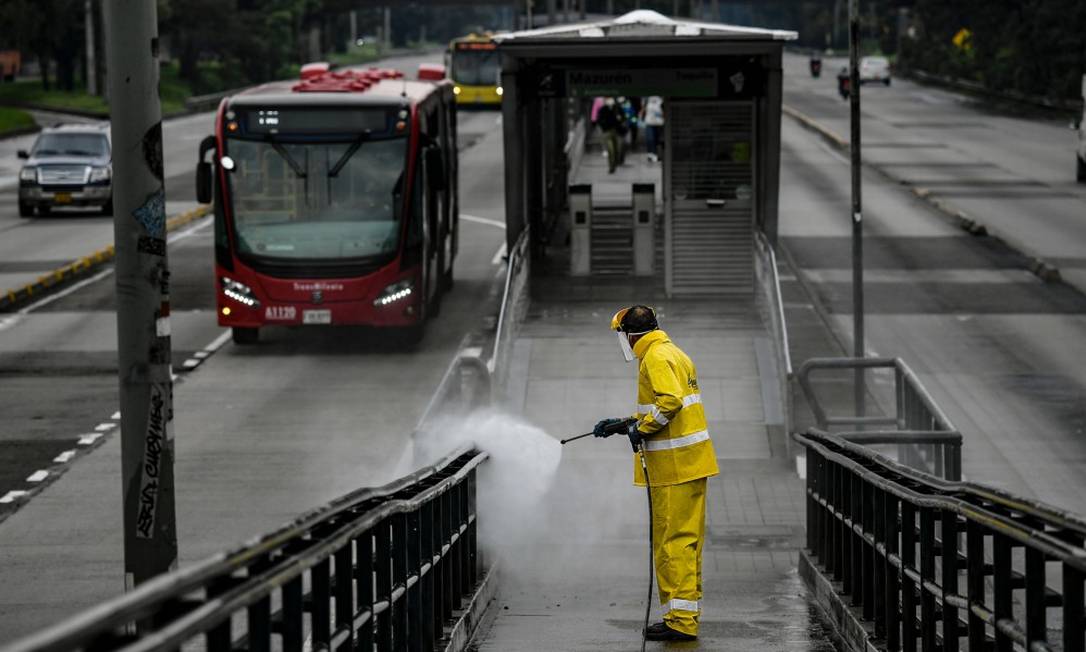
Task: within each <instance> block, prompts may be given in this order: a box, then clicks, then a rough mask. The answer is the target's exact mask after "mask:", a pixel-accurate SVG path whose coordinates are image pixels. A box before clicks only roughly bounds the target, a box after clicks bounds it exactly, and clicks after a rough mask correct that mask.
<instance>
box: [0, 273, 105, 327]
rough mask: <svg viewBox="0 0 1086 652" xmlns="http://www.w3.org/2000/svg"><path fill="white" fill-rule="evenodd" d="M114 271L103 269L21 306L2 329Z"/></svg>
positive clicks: (1, 325) (2, 325)
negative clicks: (25, 305) (23, 306)
mask: <svg viewBox="0 0 1086 652" xmlns="http://www.w3.org/2000/svg"><path fill="white" fill-rule="evenodd" d="M112 273H113V270H112V269H103V270H102V271H100V272H98V273H97V274H95V275H94V276H90V277H88V278H85V279H83V280H82V281H79V282H78V283H76V284H75V285H72V286H69V287H67V288H64V289H63V290H61V291H60V292H57V293H55V294H50V295H49V296H47V297H45V298H44V299H41V300H40V301H35V302H34V303H32V304H30V305H29V306H27V307H25V308H21V309H20V310H19V311H18V312H16V313H15V315H16V316H15V317H12V318H9V319H6V320H4V323H3V324H0V330H3V329H4V328H7V327H8V326H11V325H13V324H15V323H17V322H18V321H19V319H18V317H21V316H23V315H26V314H28V313H31V312H33V311H35V310H37V309H38V308H43V307H45V306H47V305H49V304H50V303H53V302H54V301H58V300H60V299H63V298H64V297H66V296H68V295H69V294H71V293H73V292H78V291H79V290H82V289H83V288H85V287H87V286H88V285H90V284H91V283H96V282H98V281H100V280H102V279H104V278H105V277H107V276H109V275H110V274H112Z"/></svg>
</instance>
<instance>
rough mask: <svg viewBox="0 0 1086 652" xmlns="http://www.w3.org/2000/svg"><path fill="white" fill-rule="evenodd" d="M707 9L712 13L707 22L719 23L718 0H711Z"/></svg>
mask: <svg viewBox="0 0 1086 652" xmlns="http://www.w3.org/2000/svg"><path fill="white" fill-rule="evenodd" d="M709 11H710V13H712V15H711V16H709V22H712V23H719V22H720V0H713V1H712V2H711V3H710V4H709Z"/></svg>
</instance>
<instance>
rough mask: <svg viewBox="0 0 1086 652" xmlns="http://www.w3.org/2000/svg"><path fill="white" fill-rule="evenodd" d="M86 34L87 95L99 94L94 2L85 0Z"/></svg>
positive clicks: (84, 21)
mask: <svg viewBox="0 0 1086 652" xmlns="http://www.w3.org/2000/svg"><path fill="white" fill-rule="evenodd" d="M83 23H84V26H83V28H84V34H85V35H86V37H85V39H84V40H86V42H87V93H88V94H90V95H97V94H98V67H97V66H96V65H95V63H94V2H93V0H83Z"/></svg>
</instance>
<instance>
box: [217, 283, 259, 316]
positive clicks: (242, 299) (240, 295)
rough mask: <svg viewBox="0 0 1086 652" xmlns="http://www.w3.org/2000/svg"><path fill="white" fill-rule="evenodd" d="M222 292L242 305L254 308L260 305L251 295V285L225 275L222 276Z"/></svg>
mask: <svg viewBox="0 0 1086 652" xmlns="http://www.w3.org/2000/svg"><path fill="white" fill-rule="evenodd" d="M222 293H223V294H225V295H226V296H227V297H229V298H231V299H233V300H234V301H237V302H238V303H240V304H242V305H243V306H248V307H250V308H254V307H256V306H259V305H260V302H259V301H257V299H256V297H254V296H253V289H252V288H251V287H249V286H248V285H245V284H244V283H239V282H237V281H235V280H234V279H232V278H229V277H227V276H224V277H222ZM223 314H227V313H223Z"/></svg>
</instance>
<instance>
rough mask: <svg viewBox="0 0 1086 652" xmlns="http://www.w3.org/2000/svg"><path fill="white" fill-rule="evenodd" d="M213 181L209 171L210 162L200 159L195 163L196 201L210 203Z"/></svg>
mask: <svg viewBox="0 0 1086 652" xmlns="http://www.w3.org/2000/svg"><path fill="white" fill-rule="evenodd" d="M212 182H213V176H212V173H211V164H210V163H208V162H207V161H200V162H199V163H197V164H196V201H198V202H200V203H201V204H210V203H211V184H212Z"/></svg>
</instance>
